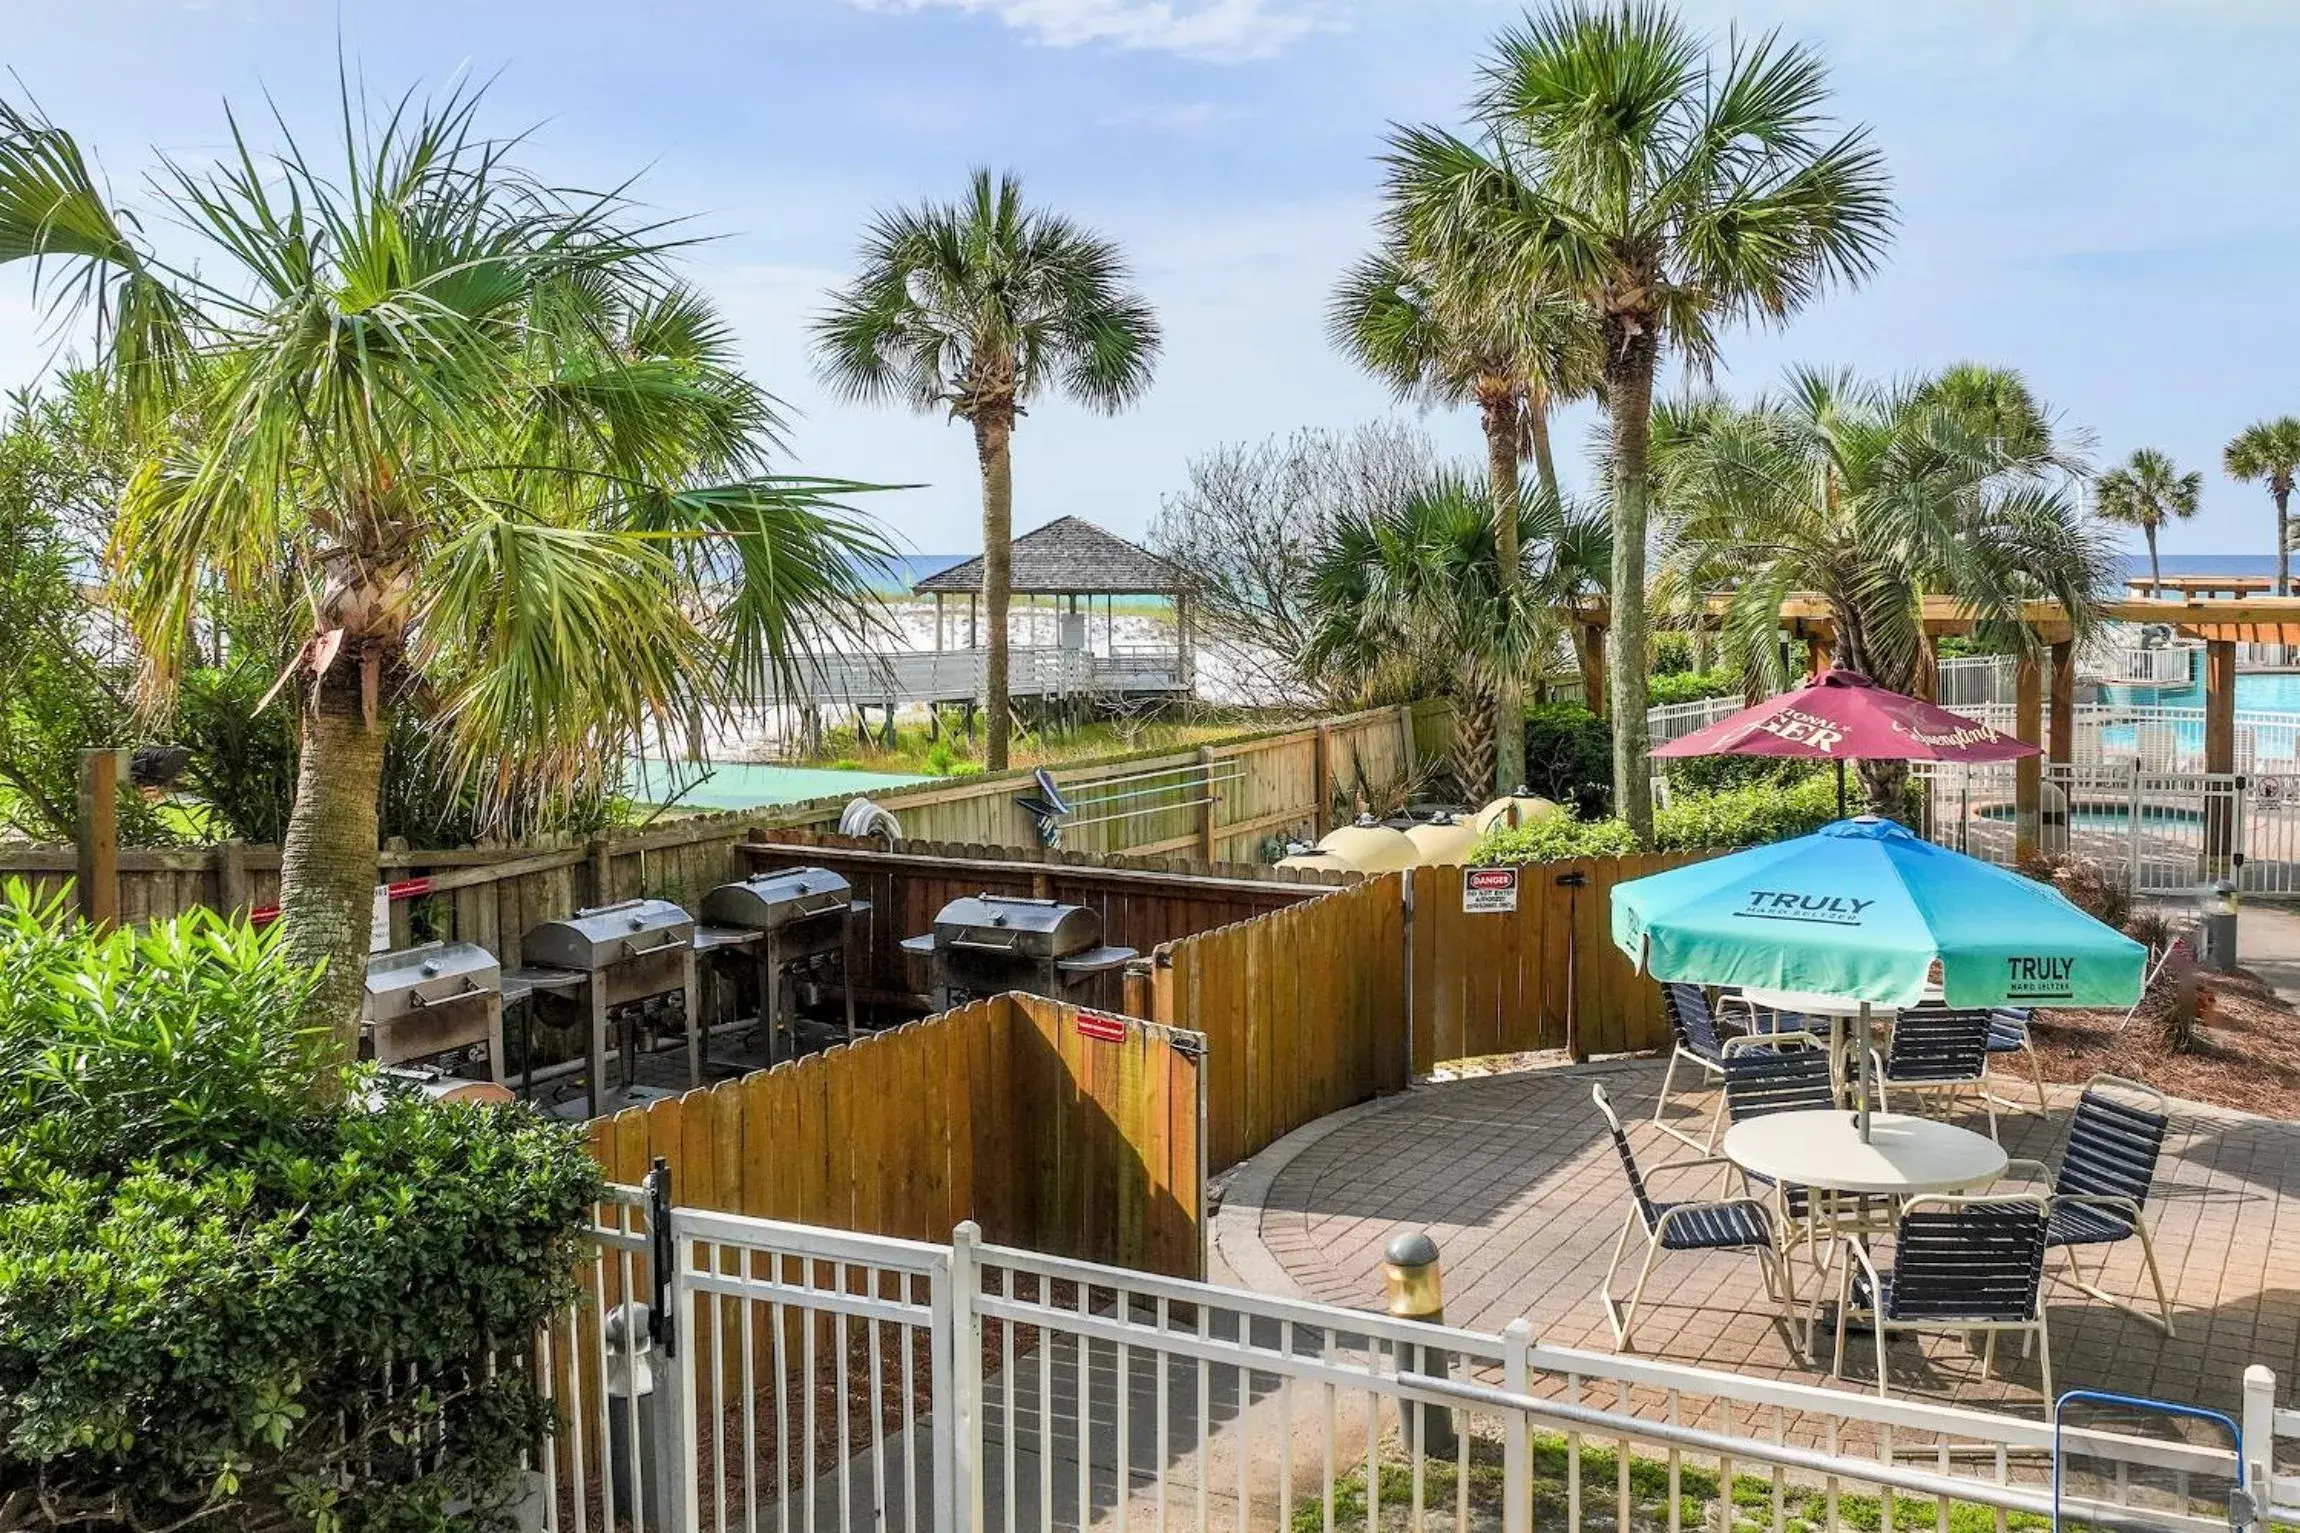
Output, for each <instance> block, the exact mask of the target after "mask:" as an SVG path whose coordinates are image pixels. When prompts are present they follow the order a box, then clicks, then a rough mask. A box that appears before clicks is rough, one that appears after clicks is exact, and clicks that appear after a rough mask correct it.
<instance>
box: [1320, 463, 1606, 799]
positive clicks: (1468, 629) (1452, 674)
mask: <svg viewBox="0 0 2300 1533" xmlns="http://www.w3.org/2000/svg"><path fill="white" fill-rule="evenodd" d="M1510 505H1511V506H1512V507H1513V508H1514V509H1515V515H1514V516H1513V517H1511V518H1510V519H1509V521H1510V526H1509V528H1508V533H1509V534H1511V535H1514V542H1515V546H1516V548H1517V550H1518V555H1517V559H1516V567H1515V568H1514V569H1513V570H1511V571H1510V572H1509V576H1508V577H1507V578H1504V576H1503V574H1502V566H1501V563H1500V560H1499V558H1498V556H1497V550H1496V544H1497V543H1498V541H1499V540H1500V537H1501V536H1502V535H1503V534H1502V533H1500V532H1499V531H1498V530H1497V529H1498V524H1499V522H1500V520H1501V519H1500V518H1499V517H1497V516H1496V514H1495V509H1494V505H1493V498H1492V490H1491V489H1490V487H1488V486H1486V485H1483V484H1480V483H1479V482H1478V481H1477V480H1475V479H1473V478H1471V477H1470V476H1467V475H1464V474H1461V473H1459V472H1456V471H1454V470H1450V469H1448V470H1441V471H1439V472H1438V473H1437V474H1436V475H1434V476H1433V477H1432V478H1431V480H1430V482H1429V483H1428V484H1427V485H1426V486H1424V487H1422V488H1421V489H1420V490H1418V491H1417V492H1416V493H1414V494H1412V495H1409V496H1406V497H1404V498H1403V499H1401V500H1399V501H1397V502H1395V503H1391V504H1385V505H1381V506H1377V507H1370V508H1365V509H1362V510H1359V511H1357V512H1355V513H1354V514H1352V515H1350V516H1347V517H1344V518H1343V519H1341V520H1340V521H1338V522H1337V523H1336V524H1334V525H1333V526H1331V527H1329V528H1327V529H1325V531H1324V532H1323V534H1322V535H1321V537H1320V539H1319V542H1318V546H1317V548H1316V550H1315V553H1314V555H1313V559H1312V564H1311V570H1310V576H1309V581H1308V588H1307V591H1306V593H1305V598H1304V602H1303V606H1304V609H1305V611H1306V612H1307V613H1308V615H1309V620H1310V639H1309V643H1308V644H1307V645H1306V646H1305V648H1304V654H1303V662H1304V666H1305V668H1306V669H1308V670H1310V671H1311V672H1312V673H1313V674H1323V675H1326V676H1328V677H1330V678H1333V679H1334V680H1335V681H1336V682H1338V683H1341V684H1342V690H1354V692H1355V695H1356V697H1357V698H1358V700H1359V701H1361V702H1364V703H1373V702H1377V701H1384V700H1390V699H1397V698H1403V697H1410V696H1417V695H1422V694H1424V693H1426V692H1429V691H1432V690H1434V691H1437V692H1439V693H1442V694H1443V695H1445V696H1448V697H1450V698H1451V699H1453V701H1454V703H1455V705H1456V709H1455V714H1456V719H1457V725H1456V737H1455V743H1454V749H1453V751H1452V763H1451V765H1452V770H1453V773H1454V776H1455V778H1456V781H1457V785H1458V786H1459V787H1460V788H1461V790H1462V791H1463V792H1464V793H1465V794H1474V793H1475V792H1477V791H1478V790H1479V789H1480V788H1482V787H1483V785H1484V784H1486V783H1489V782H1491V781H1493V780H1494V769H1493V752H1494V746H1495V741H1494V737H1493V735H1492V734H1491V732H1490V731H1489V730H1488V728H1487V727H1486V726H1487V721H1488V720H1489V719H1491V718H1492V717H1493V710H1492V706H1491V705H1492V698H1493V694H1494V690H1495V688H1496V686H1497V685H1498V684H1500V682H1501V681H1502V679H1503V678H1505V677H1511V676H1518V675H1522V674H1524V673H1525V671H1526V670H1527V669H1528V668H1529V667H1530V666H1531V665H1533V664H1534V663H1536V662H1538V661H1539V660H1541V659H1544V658H1546V657H1547V656H1549V655H1551V654H1554V653H1555V652H1556V650H1557V646H1558V642H1559V640H1560V639H1561V637H1562V633H1561V623H1560V620H1559V608H1560V606H1561V605H1562V604H1564V603H1566V602H1569V601H1571V600H1573V599H1575V598H1577V597H1580V596H1583V595H1587V594H1590V593H1592V592H1593V591H1602V589H1603V583H1604V578H1605V571H1606V568H1607V565H1608V562H1609V559H1610V554H1609V551H1608V549H1607V546H1606V539H1607V536H1608V534H1607V530H1606V524H1605V519H1604V517H1603V516H1602V514H1598V515H1592V514H1590V513H1587V512H1585V511H1582V510H1581V509H1580V508H1578V507H1576V506H1574V505H1573V504H1571V503H1570V502H1562V501H1558V500H1556V499H1553V498H1552V497H1550V496H1548V495H1546V494H1543V493H1542V492H1540V491H1539V490H1529V491H1527V492H1525V493H1523V494H1520V495H1518V496H1517V497H1515V499H1513V500H1512V501H1511V502H1510Z"/></svg>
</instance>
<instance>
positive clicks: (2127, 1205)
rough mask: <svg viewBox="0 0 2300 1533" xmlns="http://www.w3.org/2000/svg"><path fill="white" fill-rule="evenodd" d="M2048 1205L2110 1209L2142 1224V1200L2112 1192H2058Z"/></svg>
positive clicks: (2048, 1201)
mask: <svg viewBox="0 0 2300 1533" xmlns="http://www.w3.org/2000/svg"><path fill="white" fill-rule="evenodd" d="M2045 1201H2046V1202H2047V1203H2077V1204H2081V1205H2083V1206H2084V1207H2086V1208H2109V1209H2114V1210H2115V1211H2116V1212H2118V1213H2120V1214H2123V1215H2124V1216H2126V1217H2127V1218H2129V1219H2130V1220H2132V1222H2133V1223H2135V1224H2138V1223H2139V1222H2140V1199H2138V1198H2128V1197H2125V1196H2123V1195H2122V1194H2120V1193H2112V1192H2056V1193H2054V1194H2053V1195H2052V1196H2051V1197H2049V1198H2047V1199H2046V1200H2045Z"/></svg>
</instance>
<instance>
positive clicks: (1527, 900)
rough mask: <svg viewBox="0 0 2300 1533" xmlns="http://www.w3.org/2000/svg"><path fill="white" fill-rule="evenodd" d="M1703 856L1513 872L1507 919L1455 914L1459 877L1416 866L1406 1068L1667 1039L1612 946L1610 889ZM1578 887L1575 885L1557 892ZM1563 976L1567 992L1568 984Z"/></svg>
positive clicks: (1645, 984) (1652, 1004)
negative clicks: (1410, 1045)
mask: <svg viewBox="0 0 2300 1533" xmlns="http://www.w3.org/2000/svg"><path fill="white" fill-rule="evenodd" d="M1709 855H1712V854H1710V853H1705V852H1657V853H1649V854H1646V855H1643V856H1634V857H1601V858H1600V857H1592V858H1583V859H1580V860H1578V861H1573V862H1556V863H1542V864H1538V865H1535V866H1532V867H1527V868H1524V869H1521V870H1520V872H1519V877H1520V880H1521V882H1520V887H1519V889H1518V898H1517V909H1516V910H1515V911H1514V912H1512V913H1508V914H1486V913H1482V912H1475V911H1464V910H1463V909H1462V904H1463V900H1462V876H1463V874H1462V869H1460V868H1415V869H1414V870H1413V872H1412V873H1411V875H1410V877H1411V878H1412V880H1413V964H1412V969H1411V972H1412V976H1413V1003H1412V1004H1413V1029H1414V1051H1413V1064H1414V1071H1415V1073H1416V1074H1427V1073H1428V1072H1429V1070H1430V1069H1431V1068H1432V1067H1433V1066H1434V1065H1436V1064H1437V1063H1438V1062H1439V1061H1440V1060H1450V1059H1473V1058H1477V1057H1480V1056H1483V1055H1488V1054H1515V1053H1521V1052H1525V1051H1529V1050H1534V1049H1571V1050H1572V1051H1573V1053H1574V1054H1575V1056H1576V1057H1580V1058H1586V1057H1587V1056H1589V1055H1591V1054H1623V1053H1629V1052H1632V1051H1634V1050H1638V1049H1651V1048H1660V1047H1663V1046H1665V1045H1666V1044H1667V1043H1668V1041H1669V1030H1668V1027H1667V1025H1666V1024H1665V1023H1664V1022H1663V1020H1662V1017H1661V1012H1660V1006H1659V1001H1658V995H1659V992H1658V991H1656V990H1655V988H1654V985H1653V982H1652V981H1651V980H1648V979H1645V978H1642V977H1641V976H1639V975H1638V974H1637V973H1636V971H1635V970H1634V969H1633V968H1632V967H1631V965H1630V962H1629V960H1628V959H1627V958H1626V957H1624V956H1623V955H1622V953H1621V951H1620V950H1619V949H1618V948H1616V947H1615V946H1614V945H1613V939H1612V936H1611V925H1610V923H1611V919H1612V916H1611V912H1612V908H1613V887H1614V885H1616V884H1620V883H1626V882H1628V881H1629V880H1630V879H1633V878H1643V877H1645V876H1646V875H1647V874H1648V873H1659V872H1662V871H1664V870H1666V869H1669V868H1676V867H1683V866H1684V865H1685V864H1686V863H1689V862H1698V861H1700V860H1701V859H1702V858H1703V857H1705V856H1709ZM1574 877H1578V878H1579V879H1580V880H1581V885H1580V887H1574V886H1573V885H1571V884H1570V883H1561V882H1560V880H1561V879H1570V878H1574ZM1569 977H1570V983H1569Z"/></svg>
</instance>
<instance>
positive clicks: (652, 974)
mask: <svg viewBox="0 0 2300 1533" xmlns="http://www.w3.org/2000/svg"><path fill="white" fill-rule="evenodd" d="M521 947H522V950H523V951H524V952H525V954H526V959H527V962H528V963H529V964H531V965H533V966H535V967H537V968H543V969H562V970H570V971H573V972H575V973H579V974H582V975H583V976H584V979H585V983H584V985H583V993H582V996H581V998H580V1000H579V1002H578V1004H580V1005H582V1006H583V1007H584V1008H585V1010H586V1011H587V1013H588V1017H587V1020H588V1023H589V1038H588V1047H587V1049H586V1051H585V1056H584V1065H585V1068H586V1069H587V1071H588V1072H589V1073H588V1075H587V1076H586V1078H585V1090H586V1092H587V1093H588V1095H587V1098H586V1103H585V1105H586V1109H587V1111H588V1112H589V1113H590V1115H591V1116H592V1117H598V1116H599V1115H600V1114H601V1113H602V1112H604V1111H606V1110H607V1093H606V1089H605V1085H606V1058H607V1037H608V1029H609V1015H608V1014H609V1013H610V1012H614V1011H621V1012H622V1013H623V1015H622V1016H621V1019H620V1020H621V1022H622V1056H623V1090H624V1093H625V1095H629V1094H630V1092H631V1087H632V1085H633V1083H634V1081H635V1079H636V1075H637V1068H638V1035H639V1030H640V1026H641V1024H642V1020H643V1019H642V1016H641V1015H640V1012H639V1009H638V1008H639V1003H642V1002H646V1001H651V1000H654V999H656V998H657V997H674V996H675V997H677V999H678V1004H679V1006H680V1009H681V1010H680V1015H681V1017H682V1019H683V1023H684V1026H685V1029H686V1035H687V1078H688V1083H689V1084H690V1085H694V1086H700V1085H701V1084H702V1083H703V1047H704V1031H705V1029H704V1027H703V1025H702V1014H701V1012H700V1010H699V1009H698V1007H697V1006H696V1004H695V918H694V917H693V916H691V915H689V914H687V912H686V911H684V910H682V909H680V908H679V907H678V906H676V905H674V904H672V903H671V902H670V901H669V900H623V901H620V902H619V903H616V904H613V905H601V906H598V907H596V908H594V909H591V910H578V911H576V912H575V913H574V914H573V915H571V916H566V917H563V918H561V919H559V920H555V921H543V922H540V923H538V924H537V925H535V926H532V927H530V928H528V931H527V936H526V938H525V940H524V941H523V942H522V944H521Z"/></svg>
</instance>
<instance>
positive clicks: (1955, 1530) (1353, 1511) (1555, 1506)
mask: <svg viewBox="0 0 2300 1533" xmlns="http://www.w3.org/2000/svg"><path fill="white" fill-rule="evenodd" d="M1382 1450H1383V1456H1382V1460H1381V1464H1380V1471H1379V1472H1380V1479H1379V1481H1378V1482H1377V1489H1378V1492H1379V1497H1378V1499H1379V1507H1380V1514H1379V1517H1378V1519H1377V1522H1378V1526H1379V1527H1380V1528H1382V1529H1384V1530H1398V1533H1405V1530H1407V1529H1409V1528H1410V1527H1411V1524H1412V1519H1413V1492H1414V1485H1413V1467H1412V1464H1411V1461H1410V1460H1408V1459H1407V1458H1406V1457H1405V1454H1404V1450H1403V1448H1402V1446H1401V1445H1400V1444H1399V1442H1398V1441H1397V1439H1395V1438H1394V1437H1392V1438H1389V1439H1385V1440H1384V1442H1383V1444H1382ZM1573 1469H1574V1463H1573V1456H1572V1453H1571V1450H1570V1448H1569V1446H1568V1444H1567V1442H1566V1439H1565V1438H1564V1437H1562V1436H1557V1435H1550V1434H1539V1433H1537V1434H1535V1436H1534V1438H1533V1441H1532V1471H1533V1525H1534V1527H1536V1528H1542V1527H1556V1526H1559V1525H1560V1524H1561V1523H1562V1522H1563V1521H1564V1519H1565V1518H1566V1516H1567V1513H1568V1510H1569V1508H1570V1506H1571V1496H1570V1494H1569V1492H1570V1488H1571V1485H1572V1482H1573V1480H1574V1479H1575V1478H1578V1479H1579V1482H1580V1486H1581V1524H1580V1526H1581V1528H1582V1529H1583V1530H1586V1533H1668V1530H1669V1529H1670V1528H1671V1527H1672V1525H1673V1524H1672V1521H1671V1518H1670V1503H1671V1499H1672V1491H1673V1486H1672V1478H1671V1472H1670V1466H1669V1461H1668V1460H1667V1459H1665V1458H1649V1457H1646V1456H1644V1455H1642V1454H1632V1455H1630V1457H1629V1460H1628V1479H1629V1525H1628V1527H1627V1528H1626V1529H1624V1528H1622V1527H1621V1526H1620V1481H1621V1474H1622V1461H1621V1457H1620V1455H1619V1454H1618V1453H1617V1452H1616V1451H1615V1450H1614V1449H1611V1448H1604V1447H1599V1446H1597V1445H1595V1444H1592V1443H1584V1444H1583V1445H1582V1448H1581V1454H1580V1463H1579V1473H1578V1476H1575V1475H1574V1474H1573ZM1366 1485H1367V1481H1366V1471H1365V1467H1364V1466H1363V1465H1360V1466H1359V1467H1358V1468H1356V1469H1354V1470H1352V1471H1350V1472H1349V1473H1348V1474H1345V1475H1339V1476H1337V1477H1336V1479H1335V1481H1334V1526H1335V1527H1336V1528H1337V1529H1341V1528H1363V1527H1365V1526H1366V1525H1367V1494H1366ZM1505 1486H1506V1476H1505V1471H1504V1469H1503V1464H1502V1446H1501V1444H1500V1443H1499V1442H1496V1441H1494V1440H1492V1439H1491V1438H1486V1437H1472V1438H1471V1439H1470V1444H1469V1483H1468V1486H1467V1490H1468V1500H1469V1524H1468V1525H1469V1526H1470V1527H1471V1528H1474V1529H1479V1530H1485V1529H1499V1528H1500V1527H1501V1526H1502V1510H1503V1505H1504V1501H1505V1499H1506V1498H1505V1494H1504V1492H1505ZM1462 1489H1463V1486H1462V1482H1461V1468H1460V1465H1459V1463H1458V1462H1457V1460H1456V1459H1455V1458H1453V1457H1451V1456H1449V1457H1446V1458H1444V1459H1435V1458H1433V1459H1428V1460H1425V1461H1424V1464H1423V1468H1422V1507H1423V1510H1424V1514H1425V1517H1432V1518H1436V1519H1438V1520H1440V1521H1441V1522H1449V1523H1450V1521H1451V1520H1452V1517H1453V1512H1454V1508H1455V1506H1456V1504H1457V1502H1458V1499H1459V1497H1460V1493H1461V1491H1462ZM1724 1492H1725V1486H1724V1484H1723V1481H1722V1478H1721V1477H1720V1475H1719V1474H1718V1473H1717V1471H1716V1470H1714V1469H1708V1468H1703V1467H1700V1466H1699V1465H1696V1464H1693V1463H1690V1462H1682V1463H1680V1464H1679V1465H1678V1467H1677V1470H1676V1474H1675V1480H1674V1499H1675V1501H1676V1511H1677V1516H1676V1519H1675V1523H1674V1526H1675V1527H1677V1528H1679V1529H1713V1530H1718V1533H1770V1529H1771V1528H1772V1527H1773V1519H1774V1505H1775V1497H1776V1495H1777V1496H1778V1497H1779V1503H1780V1517H1781V1525H1782V1526H1783V1527H1784V1528H1785V1529H1788V1530H1789V1533H1814V1530H1817V1529H1820V1528H1825V1527H1827V1526H1828V1522H1829V1517H1828V1508H1829V1496H1828V1492H1827V1491H1826V1490H1825V1489H1822V1488H1819V1487H1815V1486H1807V1485H1800V1484H1795V1483H1789V1482H1784V1483H1782V1484H1781V1485H1779V1486H1778V1487H1776V1486H1775V1484H1774V1482H1773V1480H1772V1478H1771V1476H1769V1475H1760V1474H1736V1475H1735V1476H1734V1477H1733V1483H1732V1486H1731V1488H1730V1494H1729V1495H1728V1494H1725V1493H1724ZM1836 1500H1837V1522H1838V1524H1839V1525H1840V1526H1841V1527H1846V1528H1852V1529H1856V1530H1858V1533H1927V1530H1931V1529H1935V1528H1938V1527H1939V1526H1940V1508H1939V1503H1937V1502H1936V1501H1934V1500H1933V1499H1932V1498H1931V1497H1929V1496H1894V1497H1892V1498H1890V1507H1889V1513H1890V1519H1891V1521H1890V1526H1889V1527H1888V1524H1887V1515H1888V1506H1887V1498H1885V1497H1882V1496H1877V1495H1867V1494H1856V1493H1853V1492H1851V1491H1844V1490H1840V1491H1839V1492H1838V1494H1837V1498H1836ZM1325 1526H1326V1513H1325V1508H1324V1506H1323V1505H1322V1504H1321V1503H1320V1502H1318V1501H1316V1500H1314V1499H1313V1500H1311V1501H1310V1502H1308V1503H1307V1504H1298V1505H1296V1506H1295V1508H1294V1514H1293V1522H1292V1526H1291V1528H1290V1530H1289V1533H1325ZM1948 1526H1949V1533H1995V1530H1996V1527H1997V1512H1996V1509H1995V1508H1994V1507H1989V1506H1982V1505H1979V1504H1977V1503H1974V1502H1963V1501H1959V1502H1951V1503H1950V1505H1949V1522H1948ZM2005 1526H2006V1527H2007V1528H2008V1529H2010V1530H2013V1533H2050V1529H2051V1527H2052V1520H2051V1519H2050V1518H2047V1517H2040V1516H2036V1515H2034V1514H2032V1513H2027V1512H2009V1513H2007V1514H2005Z"/></svg>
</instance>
